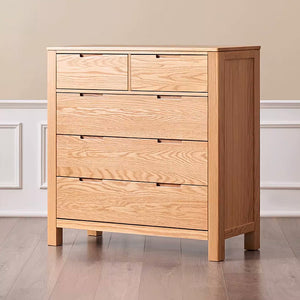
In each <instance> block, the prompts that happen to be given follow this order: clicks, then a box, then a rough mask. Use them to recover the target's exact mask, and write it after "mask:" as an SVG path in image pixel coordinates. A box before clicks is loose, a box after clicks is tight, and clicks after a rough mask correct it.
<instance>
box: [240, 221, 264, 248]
mask: <svg viewBox="0 0 300 300" xmlns="http://www.w3.org/2000/svg"><path fill="white" fill-rule="evenodd" d="M244 248H245V249H246V250H258V249H259V248H260V224H259V221H258V222H257V224H256V226H255V230H254V231H253V232H248V233H245V237H244Z"/></svg>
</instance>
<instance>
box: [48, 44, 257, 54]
mask: <svg viewBox="0 0 300 300" xmlns="http://www.w3.org/2000/svg"><path fill="white" fill-rule="evenodd" d="M255 49H256V50H259V49H260V46H254V45H244V46H242V45H239V46H233V45H227V46H226V45H224V46H216V45H210V46H201V45H198V46H174V45H173V46H172V45H170V46H151V45H149V46H139V45H134V46H124V45H123V46H122V45H119V46H116V45H78V46H57V47H48V50H56V51H57V52H58V53H61V52H67V53H70V51H71V52H72V51H75V52H79V53H81V52H82V51H87V52H91V53H96V52H99V53H107V52H108V51H109V52H113V53H124V52H126V53H127V52H130V53H131V52H133V53H156V52H162V53H169V52H170V53H199V52H207V51H213V52H214V51H240V50H255Z"/></svg>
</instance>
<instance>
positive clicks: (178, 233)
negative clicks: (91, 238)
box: [57, 219, 207, 240]
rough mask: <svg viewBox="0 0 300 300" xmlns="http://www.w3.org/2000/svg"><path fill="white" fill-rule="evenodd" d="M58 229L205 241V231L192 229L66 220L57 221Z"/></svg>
mask: <svg viewBox="0 0 300 300" xmlns="http://www.w3.org/2000/svg"><path fill="white" fill-rule="evenodd" d="M57 227H58V228H74V229H83V230H97V231H108V232H120V233H130V234H142V235H151V236H152V235H156V236H166V237H173V238H185V239H195V240H207V231H206V230H194V229H183V228H172V227H170V228H168V227H159V226H156V227H154V226H153V227H152V226H141V225H131V224H119V223H105V222H91V221H81V220H68V219H57Z"/></svg>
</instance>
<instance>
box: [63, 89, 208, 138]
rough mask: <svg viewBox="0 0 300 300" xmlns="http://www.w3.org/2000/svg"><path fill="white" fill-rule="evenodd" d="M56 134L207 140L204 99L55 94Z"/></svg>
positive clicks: (205, 104)
mask: <svg viewBox="0 0 300 300" xmlns="http://www.w3.org/2000/svg"><path fill="white" fill-rule="evenodd" d="M57 132H58V133H59V134H80V135H102V136H126V137H145V138H167V139H187V140H207V98H206V97H186V96H155V95H154V96H151V95H148V96H146V95H110V94H78V93H77V94H75V93H74V94H71V93H70V94H69V93H58V94H57Z"/></svg>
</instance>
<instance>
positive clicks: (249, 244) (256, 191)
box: [244, 51, 260, 250]
mask: <svg viewBox="0 0 300 300" xmlns="http://www.w3.org/2000/svg"><path fill="white" fill-rule="evenodd" d="M251 53H252V56H253V60H254V86H253V89H254V91H253V109H254V114H253V134H254V141H253V142H254V144H253V156H254V157H253V159H254V162H253V172H254V173H253V185H254V186H253V218H254V231H253V232H250V233H247V234H245V243H244V247H245V249H248V250H257V249H259V248H260V52H259V51H251Z"/></svg>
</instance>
